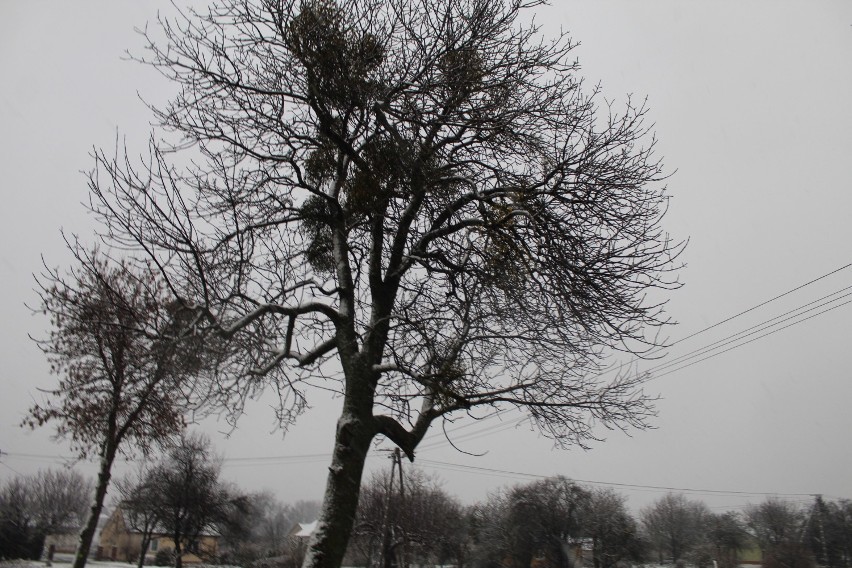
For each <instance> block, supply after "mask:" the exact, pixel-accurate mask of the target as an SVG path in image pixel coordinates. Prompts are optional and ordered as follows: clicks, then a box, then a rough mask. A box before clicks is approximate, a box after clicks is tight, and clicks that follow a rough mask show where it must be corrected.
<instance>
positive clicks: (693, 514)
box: [641, 493, 710, 562]
mask: <svg viewBox="0 0 852 568" xmlns="http://www.w3.org/2000/svg"><path fill="white" fill-rule="evenodd" d="M641 518H642V524H643V526H644V528H645V531H646V533H647V535H648V539H649V540H650V543H651V544H652V545H653V546H654V548H656V550H657V552H658V554H659V558H660V561H661V562H662V560H663V555H664V554H665V555H667V556H668V557H669V558H671V559H672V561H673V562H678V561H680V560H682V559H683V558H684V557H685V556H686V555H687V554H689V553H690V552H691V551H692V550H693V549H695V548H696V547H697V546H698V545H700V544H702V542H703V540H704V538H705V537H706V528H707V524H708V521H709V519H710V510H709V509H708V508H707V505H706V504H704V503H703V502H702V501H690V500H689V499H687V498H686V497H684V496H683V494H681V493H666V494H665V495H664V496H662V497H661V498H659V499H657V500H656V501H655V502H654V503H653V504H652V505H649V506H648V507H646V508H644V509H643V510H642V512H641Z"/></svg>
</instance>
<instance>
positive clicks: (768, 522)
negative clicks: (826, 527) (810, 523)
mask: <svg viewBox="0 0 852 568" xmlns="http://www.w3.org/2000/svg"><path fill="white" fill-rule="evenodd" d="M745 517H746V525H747V527H748V529H749V531H750V532H751V534H752V535H753V536H754V538H755V539H756V540H757V543H758V545H759V546H760V549H761V551H762V552H763V566H764V568H811V567H812V566H813V565H814V559H813V555H812V554H811V551H810V549H809V548H808V547H807V546H806V545H805V544H804V542H803V541H804V533H805V523H806V518H805V513H804V511H803V510H802V509H801V508H800V507H798V506H797V505H795V504H793V503H790V502H789V501H782V500H780V499H776V498H769V499H767V500H765V501H764V502H763V503H760V504H759V505H750V506H749V507H748V508H747V509H746V512H745Z"/></svg>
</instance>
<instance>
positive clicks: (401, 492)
mask: <svg viewBox="0 0 852 568" xmlns="http://www.w3.org/2000/svg"><path fill="white" fill-rule="evenodd" d="M393 455H394V461H395V462H396V465H397V467H398V468H399V507H398V509H397V510H398V511H399V514H398V515H397V517H398V519H399V520H400V527H399V537H400V541H399V544H398V546H399V556H398V557H397V558H398V559H399V562H398V565H399V568H406V563H405V545H406V541H407V540H408V535H407V534H406V533H405V528H403V526H402V522H401V521H402V519H403V518H404V516H405V486H404V484H403V482H402V479H403V477H402V454H401V453H400V451H399V448H396V451H394V454H393ZM391 475H393V467H391Z"/></svg>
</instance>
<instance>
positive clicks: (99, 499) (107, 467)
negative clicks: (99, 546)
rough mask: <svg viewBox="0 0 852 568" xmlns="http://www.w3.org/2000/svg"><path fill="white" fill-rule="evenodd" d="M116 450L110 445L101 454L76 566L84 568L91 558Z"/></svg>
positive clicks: (76, 567) (75, 562)
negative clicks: (96, 481)
mask: <svg viewBox="0 0 852 568" xmlns="http://www.w3.org/2000/svg"><path fill="white" fill-rule="evenodd" d="M115 451H116V450H115V448H113V447H108V448H106V449H105V450H104V455H102V456H101V467H100V471H98V486H97V487H96V488H95V502H94V503H92V508H91V510H90V512H89V519H88V520H87V521H86V526H85V527H84V528H83V532H81V533H80V541H79V543H78V544H77V554H76V555H75V557H74V568H84V567H85V566H86V561H87V560H88V559H89V551H90V550H91V548H92V540H94V538H95V531H96V530H97V529H98V520H99V519H100V518H101V511H102V510H103V508H104V499H105V498H106V493H107V488H108V487H109V480H110V476H111V471H112V462H113V460H115Z"/></svg>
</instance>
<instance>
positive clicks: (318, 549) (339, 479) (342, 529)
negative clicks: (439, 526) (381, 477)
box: [302, 404, 375, 568]
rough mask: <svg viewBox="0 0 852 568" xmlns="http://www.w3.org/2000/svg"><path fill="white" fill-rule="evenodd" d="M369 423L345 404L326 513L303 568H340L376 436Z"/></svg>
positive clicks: (338, 424) (311, 543)
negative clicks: (369, 452)
mask: <svg viewBox="0 0 852 568" xmlns="http://www.w3.org/2000/svg"><path fill="white" fill-rule="evenodd" d="M369 422H370V418H369V417H367V418H358V416H357V415H356V413H355V412H354V411H353V409H352V407H351V406H350V405H348V404H344V409H343V413H342V415H341V417H340V419H339V420H338V421H337V434H336V437H335V444H334V453H333V456H332V461H331V467H329V472H328V480H327V482H326V488H325V498H324V499H323V508H322V512H321V513H320V518H319V522H318V523H317V527H316V529H315V530H314V534H313V535H312V536H311V541H310V544H309V545H308V550H307V553H306V554H305V561H304V563H303V564H302V568H340V564H341V562H342V561H343V555H344V554H345V552H346V546H347V544H348V543H349V536H350V535H351V534H352V528H353V526H354V524H355V515H356V512H357V509H358V496H359V493H360V490H361V475H362V473H363V471H364V462H365V460H366V458H367V452H368V450H369V449H370V441H371V440H372V439H373V436H374V434H375V431H374V430H373V428H372V427H371V425H370V423H369Z"/></svg>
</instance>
